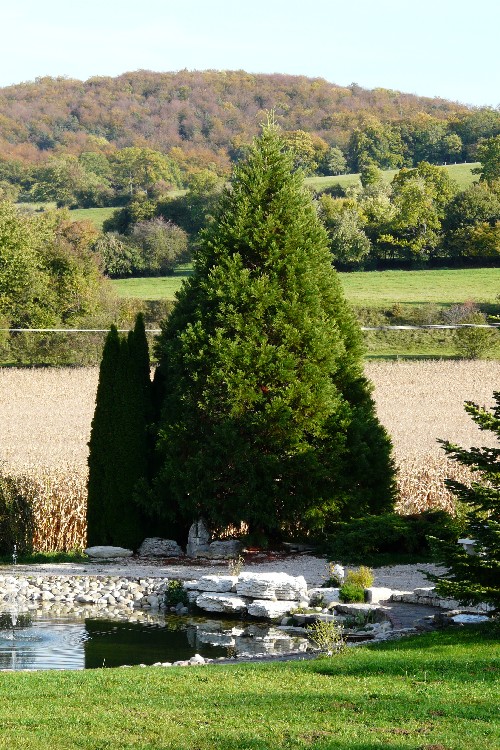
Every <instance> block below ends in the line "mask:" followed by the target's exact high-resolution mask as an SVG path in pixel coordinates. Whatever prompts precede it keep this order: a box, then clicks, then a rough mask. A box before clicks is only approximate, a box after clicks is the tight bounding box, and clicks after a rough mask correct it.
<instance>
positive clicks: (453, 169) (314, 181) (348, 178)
mask: <svg viewBox="0 0 500 750" xmlns="http://www.w3.org/2000/svg"><path fill="white" fill-rule="evenodd" d="M479 166H480V165H479V163H470V164H447V165H446V166H444V167H443V169H445V170H446V172H447V173H448V175H449V177H450V178H451V179H452V180H455V182H456V183H457V184H458V186H459V187H460V189H461V190H465V188H467V187H469V185H472V183H473V182H474V181H475V180H478V176H477V175H475V174H472V170H473V169H474V168H475V167H479ZM397 172H398V170H397V169H387V170H384V171H383V172H382V178H383V180H384V182H391V180H392V179H393V177H394V175H395V174H397ZM359 177H360V176H359V174H341V175H337V176H335V177H334V176H330V175H329V176H327V177H307V178H306V180H305V183H306V185H309V186H311V187H313V188H315V189H316V190H320V189H322V190H324V189H325V188H327V187H330V186H331V185H341V186H342V187H343V188H346V187H349V186H351V185H360V184H361V183H360V179H359Z"/></svg>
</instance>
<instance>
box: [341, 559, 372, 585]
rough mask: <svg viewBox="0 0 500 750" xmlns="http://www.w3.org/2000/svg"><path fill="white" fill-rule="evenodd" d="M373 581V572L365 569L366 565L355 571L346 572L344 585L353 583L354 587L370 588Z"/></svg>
mask: <svg viewBox="0 0 500 750" xmlns="http://www.w3.org/2000/svg"><path fill="white" fill-rule="evenodd" d="M374 580H375V576H374V575H373V570H372V569H371V568H367V567H366V565H360V567H359V568H358V569H357V570H348V571H347V575H346V578H345V582H346V583H353V584H355V585H356V586H361V588H363V589H368V588H370V586H372V585H373V581H374Z"/></svg>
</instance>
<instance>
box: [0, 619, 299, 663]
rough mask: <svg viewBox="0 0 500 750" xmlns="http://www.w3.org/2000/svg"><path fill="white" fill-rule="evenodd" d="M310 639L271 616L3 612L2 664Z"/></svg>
mask: <svg viewBox="0 0 500 750" xmlns="http://www.w3.org/2000/svg"><path fill="white" fill-rule="evenodd" d="M309 648H310V643H309V641H308V640H307V639H306V638H305V637H304V636H303V635H300V634H297V633H293V631H286V630H281V629H278V628H277V627H273V626H270V625H269V623H260V622H251V623H250V622H246V621H245V622H243V621H237V620H230V621H227V620H214V619H209V618H203V617H177V616H175V615H171V614H157V615H154V614H152V613H148V614H147V615H144V616H140V617H139V616H137V614H136V613H134V617H133V621H131V620H125V619H123V618H122V617H121V618H119V619H107V618H106V615H105V614H104V615H103V616H101V615H99V616H98V617H88V616H85V614H84V613H81V614H78V613H72V614H71V615H69V614H67V615H63V616H61V615H54V614H51V612H50V610H32V611H29V612H15V613H14V612H2V613H0V670H24V669H39V670H44V669H96V668H102V667H119V666H122V665H124V664H128V665H131V666H132V665H134V664H154V663H156V662H174V661H179V660H184V659H189V658H190V657H192V656H194V654H196V653H198V654H201V656H204V657H205V658H210V659H216V658H218V657H232V658H233V657H234V658H237V657H243V656H246V657H248V656H260V655H279V654H283V653H290V652H296V653H304V652H305V651H307V650H308V649H309Z"/></svg>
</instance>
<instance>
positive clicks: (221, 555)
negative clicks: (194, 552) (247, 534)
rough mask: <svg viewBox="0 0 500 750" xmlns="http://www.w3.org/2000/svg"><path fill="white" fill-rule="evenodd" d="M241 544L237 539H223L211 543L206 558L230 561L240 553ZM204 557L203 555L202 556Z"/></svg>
mask: <svg viewBox="0 0 500 750" xmlns="http://www.w3.org/2000/svg"><path fill="white" fill-rule="evenodd" d="M241 546H242V545H241V542H239V541H238V539H224V540H220V541H215V542H212V543H211V544H210V545H209V547H208V551H207V554H206V556H207V557H210V558H211V559H213V560H231V559H232V558H234V557H237V556H238V555H239V554H240V552H241ZM203 556H204V557H205V554H204V555H203Z"/></svg>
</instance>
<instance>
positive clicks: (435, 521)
mask: <svg viewBox="0 0 500 750" xmlns="http://www.w3.org/2000/svg"><path fill="white" fill-rule="evenodd" d="M462 531H463V526H462V523H461V522H460V521H459V519H456V518H453V517H452V516H450V515H449V514H448V513H446V512H445V511H441V510H434V511H425V512H424V513H418V514H415V515H409V516H400V515H398V514H397V513H384V514H383V515H380V516H365V517H364V518H357V519H354V520H352V521H347V522H340V523H337V524H335V527H334V530H333V533H332V534H331V535H330V536H329V537H328V538H327V540H326V543H325V545H324V552H325V554H326V555H327V557H329V558H330V559H332V560H342V562H343V563H359V562H366V560H367V559H369V558H370V556H373V555H376V554H379V553H396V554H415V555H429V554H430V547H429V544H428V541H427V537H428V536H438V537H439V538H442V539H447V540H449V541H456V539H458V538H459V536H460V534H461V533H462Z"/></svg>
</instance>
